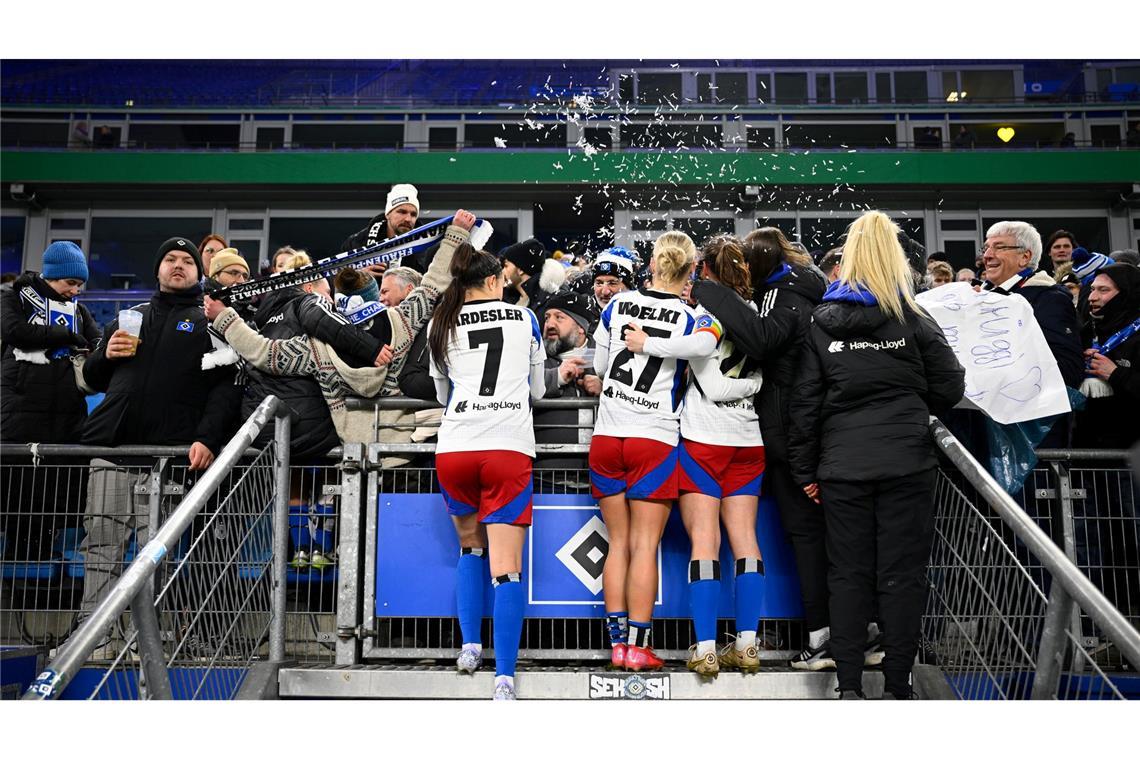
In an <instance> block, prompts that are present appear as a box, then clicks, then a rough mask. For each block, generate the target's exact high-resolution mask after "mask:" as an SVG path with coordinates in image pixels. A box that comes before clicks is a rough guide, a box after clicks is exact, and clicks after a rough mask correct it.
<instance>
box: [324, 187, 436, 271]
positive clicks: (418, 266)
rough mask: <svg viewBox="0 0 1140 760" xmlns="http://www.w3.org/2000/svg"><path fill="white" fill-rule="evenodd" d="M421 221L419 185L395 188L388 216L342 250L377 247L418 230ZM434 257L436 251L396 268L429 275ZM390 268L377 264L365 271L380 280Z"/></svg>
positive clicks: (355, 236) (356, 235)
mask: <svg viewBox="0 0 1140 760" xmlns="http://www.w3.org/2000/svg"><path fill="white" fill-rule="evenodd" d="M419 217H420V196H419V192H418V191H417V190H416V187H415V185H409V184H406V183H405V184H397V185H392V189H391V190H390V191H388V198H387V201H386V202H385V203H384V213H383V214H377V215H376V216H374V217H372V218H371V219H370V220H369V221H368V225H367V226H366V227H364V228H363V229H361V230H357V231H356V232H354V233H353V234H351V235H349V236H348V237H347V238H346V239H345V241H344V242H343V243H341V250H342V251H351V250H352V249H354V248H364V247H366V246H371V245H376V244H377V243H379V242H381V241H383V240H387V239H388V238H393V237H396V236H397V235H403V234H404V233H405V232H409V231H410V230H411V229H412V228H413V227H415V226H416V221H417V220H418V219H419ZM434 255H435V251H434V248H433V249H428V250H427V251H424V252H423V253H419V254H416V255H414V256H409V257H407V258H406V259H404V260H403V261H401V262H398V263H395V264H394V265H395V266H406V267H411V268H412V269H415V270H416V271H417V272H419V273H421V274H423V273H424V272H426V271H427V268H428V265H429V264H430V263H431V259H432V256H434ZM387 268H388V266H387V265H385V264H374V265H372V266H370V267H367V268H365V269H363V270H362V271H366V272H368V273H369V274H371V275H372V276H373V277H375V278H376V279H377V280H379V279H381V278H382V277H383V276H384V270H385V269H387Z"/></svg>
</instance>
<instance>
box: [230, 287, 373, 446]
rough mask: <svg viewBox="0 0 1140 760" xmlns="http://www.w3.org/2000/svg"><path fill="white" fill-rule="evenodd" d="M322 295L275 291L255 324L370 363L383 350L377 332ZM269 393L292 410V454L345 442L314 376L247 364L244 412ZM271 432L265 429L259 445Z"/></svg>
mask: <svg viewBox="0 0 1140 760" xmlns="http://www.w3.org/2000/svg"><path fill="white" fill-rule="evenodd" d="M326 303H327V302H326V301H325V300H324V299H322V298H321V297H320V296H317V295H313V294H310V293H305V292H304V291H302V290H300V289H299V288H290V289H288V290H278V291H275V292H273V293H270V294H268V295H267V296H266V298H265V299H264V300H263V301H262V302H261V304H260V305H259V306H258V308H257V315H256V316H255V317H254V320H253V324H254V326H255V327H256V328H257V331H258V332H260V333H261V334H262V335H263V336H264V337H266V338H270V339H285V338H292V337H294V336H297V335H309V336H311V337H313V338H317V339H318V340H321V341H324V342H325V343H327V344H328V345H330V346H332V348H333V350H335V351H336V352H337V354H339V355H340V356H341V357H343V358H345V361H350V360H351V361H352V362H354V366H363V365H364V364H369V365H370V364H371V363H372V361H373V360H374V359H375V358H376V354H377V353H378V352H379V351H380V348H381V346H380V343H379V341H377V340H376V338H374V337H373V336H372V335H370V334H369V333H367V332H365V331H364V330H361V329H359V328H357V327H354V326H353V325H352V324H350V323H349V322H348V320H346V319H345V318H344V317H342V316H340V315H339V314H337V313H336V312H335V311H333V310H332V307H331V305H330V306H326V305H325V304H326ZM270 394H272V395H274V396H277V398H279V399H281V402H282V403H283V404H284V405H285V406H286V407H287V408H288V409H289V413H290V417H291V419H292V444H291V445H290V453H291V454H292V455H293V456H294V457H297V458H301V459H303V458H306V457H310V456H316V455H320V454H324V453H325V452H327V451H328V450H329V449H331V448H333V447H334V446H339V445H340V439H339V438H338V437H337V434H336V428H335V427H334V426H333V421H332V416H331V415H330V414H329V407H328V404H327V403H326V402H325V399H324V396H323V395H322V394H321V387H320V385H319V384H318V383H317V381H316V379H315V378H313V377H308V376H306V377H285V376H277V375H270V374H268V373H265V372H262V371H261V370H258V369H256V368H254V367H248V366H247V367H246V383H245V392H244V394H243V396H242V416H243V417H245V416H248V415H249V414H251V413H252V412H253V410H254V409H256V408H257V405H258V404H260V403H261V401H262V400H263V399H264V398H265V397H266V396H269V395H270ZM271 436H272V431H271V430H266V431H263V433H262V436H261V438H259V441H258V442H259V443H261V442H262V441H266V440H268V439H269V438H270V437H271Z"/></svg>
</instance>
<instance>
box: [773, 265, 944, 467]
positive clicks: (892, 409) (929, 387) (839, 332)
mask: <svg viewBox="0 0 1140 760" xmlns="http://www.w3.org/2000/svg"><path fill="white" fill-rule="evenodd" d="M823 301H824V302H823V303H822V304H821V305H820V306H818V307H817V308H816V309H815V311H814V312H813V314H812V324H811V330H810V333H809V335H808V338H807V341H806V342H805V344H804V346H803V351H802V357H803V358H802V360H801V362H800V367H799V372H798V377H797V380H796V385H795V390H794V392H793V395H792V399H791V431H790V436H789V454H790V459H791V466H792V474H793V476H794V477H795V479H796V482H797V483H800V484H801V485H806V484H808V483H815V482H819V481H832V480H842V481H868V480H883V479H887V478H897V477H901V476H903V475H909V474H912V473H915V472H921V471H922V470H926V469H929V468H932V467H934V466H935V465H936V464H937V459H936V458H935V451H934V444H933V442H932V441H931V440H930V432H929V429H928V427H927V423H928V420H929V416H930V415H931V414H934V415H937V414H940V413H942V412H944V411H945V410H947V409H949V408H951V407H952V406H953V405H954V404H956V403H957V402H958V401H959V400H961V398H962V394H963V393H964V392H965V389H966V382H965V374H966V373H965V370H963V369H962V366H961V365H960V364H959V363H958V359H957V358H955V356H954V352H953V351H952V350H951V349H950V346H949V345H948V344H947V343H946V337H945V336H944V335H943V334H942V329H941V328H940V327H939V326H938V325H937V323H935V322H934V320H933V319H931V318H930V317H929V316H928V315H926V313H925V312H921V313H916V312H912V311H909V310H908V311H907V316H906V322H905V323H904V322H900V321H898V320H897V319H892V318H891V317H889V316H888V315H887V314H886V313H885V312H883V311H882V309H880V308H879V306H878V304H877V302H876V301H875V298H874V296H872V295H871V294H870V293H867V292H865V291H859V290H853V289H851V288H850V287H849V286H848V285H847V284H846V283H843V282H836V283H833V284H832V285H831V286H830V287H829V288H828V289H827V292H826V293H825V294H824V297H823Z"/></svg>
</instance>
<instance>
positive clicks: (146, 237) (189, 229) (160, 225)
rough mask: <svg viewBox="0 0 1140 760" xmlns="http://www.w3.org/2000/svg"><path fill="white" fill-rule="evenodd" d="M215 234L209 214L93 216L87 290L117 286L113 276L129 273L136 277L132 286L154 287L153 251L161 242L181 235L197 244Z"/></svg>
mask: <svg viewBox="0 0 1140 760" xmlns="http://www.w3.org/2000/svg"><path fill="white" fill-rule="evenodd" d="M212 231H213V230H212V220H211V218H210V216H209V215H208V214H203V215H202V216H200V217H196V216H177V217H155V216H96V217H92V219H91V243H90V249H89V250H88V254H89V256H88V263H87V265H88V268H89V270H90V279H89V280H88V281H87V287H88V289H100V288H111V287H114V286H113V285H112V282H111V275H113V274H120V273H126V272H129V273H131V274H133V275H134V279H133V280H132V281H131V286H132V287H135V288H151V287H154V286H155V284H156V283H155V279H154V252H155V250H156V249H157V248H158V244H159V243H161V242H162V241H163V240H166V239H167V238H170V237H172V236H174V235H180V236H185V237H186V238H187V239H188V240H190V242H192V243H193V244H194V245H197V244H198V241H199V240H201V239H202V238H204V237H205V236H206V235H207V234H208V233H210V232H212Z"/></svg>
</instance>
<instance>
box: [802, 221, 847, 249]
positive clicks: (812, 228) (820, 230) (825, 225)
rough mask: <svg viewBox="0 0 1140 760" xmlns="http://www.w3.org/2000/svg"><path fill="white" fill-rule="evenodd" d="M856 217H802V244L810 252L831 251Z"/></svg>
mask: <svg viewBox="0 0 1140 760" xmlns="http://www.w3.org/2000/svg"><path fill="white" fill-rule="evenodd" d="M854 221H855V218H854V217H839V218H837V217H822V218H821V217H802V218H801V219H800V242H801V243H803V244H804V245H805V246H807V249H808V250H809V251H819V250H823V251H826V250H830V249H831V248H834V247H835V245H836V244H837V242H838V241H839V236H840V235H842V234H843V233H844V232H846V231H847V228H848V227H850V226H851V223H852V222H854Z"/></svg>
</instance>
